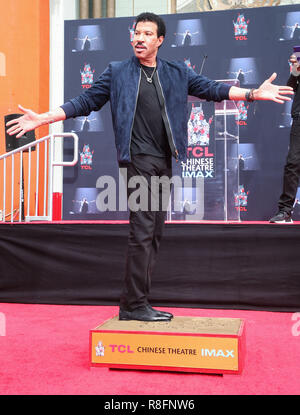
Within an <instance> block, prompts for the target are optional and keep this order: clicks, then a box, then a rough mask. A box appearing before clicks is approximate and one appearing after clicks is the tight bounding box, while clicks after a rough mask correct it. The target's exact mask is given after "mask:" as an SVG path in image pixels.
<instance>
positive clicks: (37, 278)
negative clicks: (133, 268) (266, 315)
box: [0, 223, 300, 312]
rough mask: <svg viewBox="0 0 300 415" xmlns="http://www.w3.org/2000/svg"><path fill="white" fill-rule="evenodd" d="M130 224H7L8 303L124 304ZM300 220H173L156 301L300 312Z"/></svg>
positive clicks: (0, 257) (3, 283) (0, 274)
mask: <svg viewBox="0 0 300 415" xmlns="http://www.w3.org/2000/svg"><path fill="white" fill-rule="evenodd" d="M127 232H128V225H127V224H114V225H113V224H103V223H100V224H98V223H76V224H72V223H49V224H44V223H43V224H1V225H0V302H3V303H5V302H15V303H40V304H42V303H48V304H49V303H50V304H82V305H118V302H119V295H120V289H121V284H122V279H123V275H124V267H125V258H126V243H127ZM299 248H300V225H295V224H294V225H288V226H286V225H269V224H267V223H266V224H252V225H247V224H244V223H243V224H224V223H220V224H188V223H186V224H167V225H166V230H165V235H164V238H163V241H162V245H161V251H160V256H159V260H158V263H157V268H156V270H155V273H154V275H153V278H152V289H151V296H150V300H151V301H152V304H153V305H160V306H175V307H197V308H223V309H225V308H228V309H229V308H230V309H253V310H270V311H290V312H293V311H299V310H300V249H299Z"/></svg>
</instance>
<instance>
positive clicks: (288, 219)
mask: <svg viewBox="0 0 300 415" xmlns="http://www.w3.org/2000/svg"><path fill="white" fill-rule="evenodd" d="M270 223H293V219H292V216H291V214H290V213H288V212H285V211H283V210H280V211H279V212H278V213H276V215H275V216H273V218H271V219H270Z"/></svg>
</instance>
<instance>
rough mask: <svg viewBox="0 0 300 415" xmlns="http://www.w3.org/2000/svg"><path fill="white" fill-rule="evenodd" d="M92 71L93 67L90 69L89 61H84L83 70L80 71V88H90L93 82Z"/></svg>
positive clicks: (93, 70)
mask: <svg viewBox="0 0 300 415" xmlns="http://www.w3.org/2000/svg"><path fill="white" fill-rule="evenodd" d="M94 72H95V69H92V68H91V65H90V64H89V63H85V65H84V68H83V71H80V74H81V86H82V88H90V87H91V86H92V83H93V82H94Z"/></svg>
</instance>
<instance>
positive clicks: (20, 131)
mask: <svg viewBox="0 0 300 415" xmlns="http://www.w3.org/2000/svg"><path fill="white" fill-rule="evenodd" d="M19 109H20V110H21V111H22V112H23V113H24V115H22V117H19V118H15V119H14V120H11V121H9V122H8V123H6V126H7V127H9V126H12V127H10V128H9V129H8V130H7V133H8V134H9V135H15V134H17V136H16V137H17V138H20V137H22V136H23V135H24V134H25V133H26V132H27V131H30V130H34V129H35V128H37V127H40V125H41V124H42V122H41V120H40V118H39V114H37V113H35V112H33V111H31V110H29V109H26V108H23V107H22V106H21V105H19Z"/></svg>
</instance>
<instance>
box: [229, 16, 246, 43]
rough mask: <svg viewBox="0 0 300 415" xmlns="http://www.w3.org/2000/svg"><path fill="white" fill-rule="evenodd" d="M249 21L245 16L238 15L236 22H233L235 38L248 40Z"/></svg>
mask: <svg viewBox="0 0 300 415" xmlns="http://www.w3.org/2000/svg"><path fill="white" fill-rule="evenodd" d="M249 21H250V20H249V19H248V20H246V19H245V16H244V15H243V14H240V13H239V14H238V17H237V19H236V22H235V21H233V27H234V37H235V39H236V40H247V39H248V24H249Z"/></svg>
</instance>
